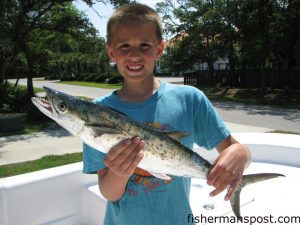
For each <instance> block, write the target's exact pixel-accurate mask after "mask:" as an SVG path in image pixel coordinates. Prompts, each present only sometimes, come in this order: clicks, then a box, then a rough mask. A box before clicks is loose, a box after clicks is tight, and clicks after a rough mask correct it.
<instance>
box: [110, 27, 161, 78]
mask: <svg viewBox="0 0 300 225" xmlns="http://www.w3.org/2000/svg"><path fill="white" fill-rule="evenodd" d="M155 34H156V32H155V27H154V25H153V24H151V23H142V22H133V23H123V24H118V25H116V26H115V27H113V39H112V41H111V43H110V45H107V52H108V55H109V58H110V60H111V61H112V62H115V63H116V64H117V67H118V70H119V72H120V74H121V75H122V76H123V77H124V79H125V82H126V81H131V82H141V81H144V80H145V79H146V78H149V76H153V69H154V66H155V60H158V59H159V58H160V57H161V55H162V53H163V50H164V44H163V42H161V43H160V42H159V41H158V38H157V37H156V35H155Z"/></svg>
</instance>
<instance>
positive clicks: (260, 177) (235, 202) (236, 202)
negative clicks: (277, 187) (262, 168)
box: [230, 173, 284, 220]
mask: <svg viewBox="0 0 300 225" xmlns="http://www.w3.org/2000/svg"><path fill="white" fill-rule="evenodd" d="M275 177H284V175H282V174H278V173H258V174H249V175H244V176H243V178H242V180H241V182H240V184H239V185H238V187H237V188H236V190H235V191H234V193H233V194H232V196H231V198H230V204H231V208H232V211H233V213H234V215H235V216H236V217H237V218H238V220H241V219H242V217H241V212H240V194H241V191H242V188H243V187H245V186H246V185H248V184H253V183H256V182H260V181H264V180H268V179H271V178H275Z"/></svg>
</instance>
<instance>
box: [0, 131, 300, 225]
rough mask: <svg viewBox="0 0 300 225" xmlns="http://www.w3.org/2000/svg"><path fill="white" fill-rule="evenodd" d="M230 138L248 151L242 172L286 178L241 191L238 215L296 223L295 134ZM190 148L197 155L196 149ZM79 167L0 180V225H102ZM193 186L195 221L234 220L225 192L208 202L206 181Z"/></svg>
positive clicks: (98, 204)
mask: <svg viewBox="0 0 300 225" xmlns="http://www.w3.org/2000/svg"><path fill="white" fill-rule="evenodd" d="M234 135H235V136H237V138H238V139H239V140H240V141H241V142H242V143H245V144H247V145H248V146H249V147H250V149H251V152H252V157H253V161H254V163H252V164H251V166H250V168H249V169H247V171H246V173H263V172H269V173H281V174H284V175H285V176H286V177H282V178H276V179H271V180H268V181H263V182H260V183H257V184H253V185H249V186H247V187H245V188H244V189H243V191H242V193H241V205H242V207H241V214H242V216H247V217H248V218H251V219H253V220H254V219H256V220H258V222H259V221H260V219H265V217H267V216H268V217H270V216H272V217H274V218H273V219H274V221H275V222H278V219H279V218H281V219H285V220H289V219H292V218H293V217H296V218H294V219H297V217H298V221H296V222H298V223H299V220H300V219H299V217H300V213H299V209H298V207H297V205H298V204H299V202H300V195H299V194H298V191H299V190H300V177H299V174H300V160H299V159H300V136H298V135H282V134H266V133H260V134H253V133H251V134H246V133H240V134H234ZM195 150H196V151H199V149H198V148H197V147H196V148H195ZM201 155H202V156H203V157H205V158H208V159H210V160H213V158H214V157H215V155H216V153H215V151H212V152H207V151H201ZM81 169H82V163H75V164H71V165H67V166H61V167H56V168H52V169H47V170H42V171H37V172H33V173H28V174H23V175H19V176H13V177H8V178H3V179H0V224H1V225H96V224H97V225H101V224H102V222H103V217H104V212H105V204H106V201H105V199H104V198H103V197H102V196H101V195H100V193H99V190H98V186H97V176H96V175H85V174H82V173H81ZM192 184H193V185H192V190H191V205H192V208H193V219H194V222H197V224H205V223H207V224H209V223H211V221H209V220H210V219H215V220H216V221H214V222H215V223H225V222H224V221H221V222H220V221H218V219H220V218H223V219H224V216H227V217H228V218H231V219H232V218H233V214H232V211H231V208H230V205H229V202H225V201H224V200H223V198H224V194H220V195H219V196H217V197H214V198H210V197H208V193H209V192H210V191H211V187H208V186H207V185H206V181H205V180H197V179H194V180H193V182H192ZM207 206H208V207H207ZM220 216H221V217H220ZM222 216H223V217H222ZM196 219H198V220H196ZM200 219H201V221H200ZM187 220H188V215H187ZM230 222H231V223H232V221H230ZM252 222H253V221H252ZM256 222H257V221H256ZM264 222H266V221H264ZM285 222H286V221H285ZM289 222H291V221H289ZM292 222H293V221H292ZM294 223H295V222H294ZM253 224H254V223H253Z"/></svg>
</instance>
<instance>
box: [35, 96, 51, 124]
mask: <svg viewBox="0 0 300 225" xmlns="http://www.w3.org/2000/svg"><path fill="white" fill-rule="evenodd" d="M31 101H32V103H33V104H34V105H35V106H36V107H37V108H38V109H39V110H41V111H42V112H43V113H44V114H45V115H46V116H48V117H50V118H51V119H54V111H53V108H52V105H51V103H50V102H49V101H48V100H47V98H42V97H32V98H31Z"/></svg>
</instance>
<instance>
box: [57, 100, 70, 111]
mask: <svg viewBox="0 0 300 225" xmlns="http://www.w3.org/2000/svg"><path fill="white" fill-rule="evenodd" d="M57 107H58V109H59V110H60V111H61V112H65V111H67V108H68V107H67V104H66V103H64V102H60V103H58V104H57Z"/></svg>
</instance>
